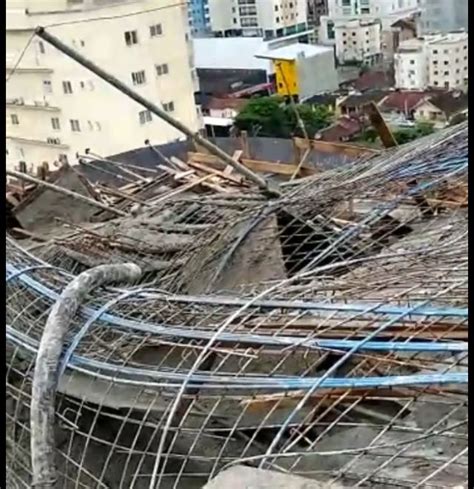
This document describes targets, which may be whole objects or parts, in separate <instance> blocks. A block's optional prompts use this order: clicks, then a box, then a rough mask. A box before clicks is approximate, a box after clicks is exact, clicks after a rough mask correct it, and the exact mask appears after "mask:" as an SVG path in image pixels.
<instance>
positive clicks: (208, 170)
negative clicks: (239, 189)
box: [188, 160, 244, 185]
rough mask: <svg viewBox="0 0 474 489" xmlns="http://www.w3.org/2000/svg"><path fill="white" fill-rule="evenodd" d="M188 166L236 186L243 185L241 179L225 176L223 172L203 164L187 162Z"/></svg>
mask: <svg viewBox="0 0 474 489" xmlns="http://www.w3.org/2000/svg"><path fill="white" fill-rule="evenodd" d="M188 165H189V166H192V167H193V168H197V169H198V170H202V171H204V172H206V173H210V174H212V175H215V176H216V177H220V178H222V179H223V180H228V181H229V182H232V183H235V184H236V185H242V184H243V183H244V179H243V177H240V176H231V175H226V174H225V173H224V172H223V171H219V170H216V169H215V168H212V167H209V166H206V165H204V164H203V163H198V162H196V161H192V160H191V161H188Z"/></svg>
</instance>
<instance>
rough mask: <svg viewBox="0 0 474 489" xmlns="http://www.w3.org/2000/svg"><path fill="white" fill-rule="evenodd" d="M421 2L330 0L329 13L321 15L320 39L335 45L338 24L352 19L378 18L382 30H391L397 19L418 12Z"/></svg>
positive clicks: (409, 0)
mask: <svg viewBox="0 0 474 489" xmlns="http://www.w3.org/2000/svg"><path fill="white" fill-rule="evenodd" d="M419 2H421V0H328V15H327V16H322V17H321V26H320V30H319V40H320V42H322V43H324V44H332V45H335V44H336V32H335V28H336V26H341V25H344V24H345V23H346V22H348V21H352V20H365V21H373V20H378V21H380V23H381V28H382V31H385V30H390V26H391V25H392V24H393V22H395V21H396V20H398V19H400V18H403V17H407V16H410V15H413V14H414V13H416V12H418V11H419V8H420V7H419ZM336 54H337V53H336Z"/></svg>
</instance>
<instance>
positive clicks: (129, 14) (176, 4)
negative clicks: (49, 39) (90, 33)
mask: <svg viewBox="0 0 474 489" xmlns="http://www.w3.org/2000/svg"><path fill="white" fill-rule="evenodd" d="M183 5H186V2H179V3H172V4H168V5H162V6H161V7H154V8H150V9H145V10H140V11H137V12H130V13H128V14H120V15H107V16H102V17H93V18H91V19H81V20H71V21H70V22H57V23H54V24H47V25H44V26H42V27H43V28H44V29H47V28H49V27H58V26H63V25H73V24H84V23H89V22H97V21H99V20H114V19H123V18H126V17H134V16H136V15H141V14H148V13H151V12H157V11H160V10H167V9H169V8H175V7H182V6H183Z"/></svg>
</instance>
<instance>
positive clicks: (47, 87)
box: [43, 80, 53, 93]
mask: <svg viewBox="0 0 474 489" xmlns="http://www.w3.org/2000/svg"><path fill="white" fill-rule="evenodd" d="M43 91H44V93H53V86H52V84H51V80H43Z"/></svg>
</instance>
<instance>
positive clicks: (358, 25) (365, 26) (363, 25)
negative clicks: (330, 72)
mask: <svg viewBox="0 0 474 489" xmlns="http://www.w3.org/2000/svg"><path fill="white" fill-rule="evenodd" d="M335 40H336V56H337V59H338V60H339V62H340V63H342V64H344V63H347V62H350V61H357V62H362V63H364V64H373V63H375V62H377V61H378V60H379V59H380V57H381V55H382V41H381V26H380V22H379V21H378V20H351V21H348V22H344V23H341V24H336V25H335Z"/></svg>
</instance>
